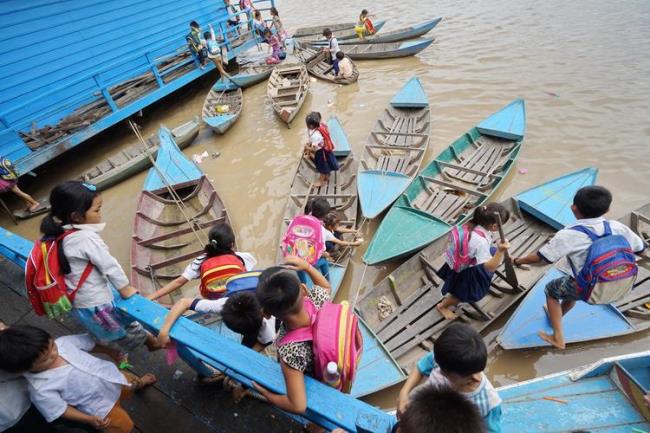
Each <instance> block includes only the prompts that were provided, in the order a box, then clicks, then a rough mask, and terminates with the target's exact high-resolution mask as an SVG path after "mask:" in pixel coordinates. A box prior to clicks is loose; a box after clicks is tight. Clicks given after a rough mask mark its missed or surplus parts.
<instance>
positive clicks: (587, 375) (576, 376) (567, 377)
mask: <svg viewBox="0 0 650 433" xmlns="http://www.w3.org/2000/svg"><path fill="white" fill-rule="evenodd" d="M649 370H650V351H645V352H638V353H631V354H628V355H622V356H614V357H611V358H604V359H601V360H600V361H598V362H595V363H593V364H590V365H586V366H583V367H579V368H576V369H573V370H567V371H563V372H561V373H555V374H549V375H547V376H543V377H540V378H536V379H532V380H528V381H525V382H521V383H516V384H514V385H508V386H504V387H501V388H499V389H497V391H498V393H499V395H500V396H501V398H502V399H503V403H502V406H501V408H502V411H503V414H502V416H501V431H502V432H503V433H521V432H527V433H551V432H576V433H577V432H585V433H586V432H594V433H595V432H608V433H628V432H632V433H642V432H648V431H650V409H648V407H647V406H646V404H645V403H644V400H643V396H644V395H646V394H647V393H648V392H650V378H649V376H648V371H649Z"/></svg>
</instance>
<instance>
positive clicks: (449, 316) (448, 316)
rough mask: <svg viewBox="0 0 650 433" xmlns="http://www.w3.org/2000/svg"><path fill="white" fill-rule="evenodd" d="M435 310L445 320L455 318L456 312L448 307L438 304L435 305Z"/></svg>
mask: <svg viewBox="0 0 650 433" xmlns="http://www.w3.org/2000/svg"><path fill="white" fill-rule="evenodd" d="M436 310H438V312H439V313H440V314H442V317H444V318H445V319H447V320H454V319H455V318H456V314H454V312H453V311H451V310H450V309H449V308H445V307H442V306H441V305H440V304H438V305H436Z"/></svg>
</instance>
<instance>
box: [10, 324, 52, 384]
mask: <svg viewBox="0 0 650 433" xmlns="http://www.w3.org/2000/svg"><path fill="white" fill-rule="evenodd" d="M51 341H52V336H51V335H50V334H48V333H47V332H45V331H43V330H42V329H40V328H36V327H34V326H12V327H10V328H7V329H5V330H3V331H0V370H4V371H7V372H9V373H23V372H25V371H29V370H30V369H31V368H32V366H33V365H34V363H35V362H36V360H38V358H39V357H40V356H41V355H43V353H45V352H46V351H47V350H48V349H49V348H50V342H51Z"/></svg>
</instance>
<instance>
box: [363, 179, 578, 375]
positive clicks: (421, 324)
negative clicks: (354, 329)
mask: <svg viewBox="0 0 650 433" xmlns="http://www.w3.org/2000/svg"><path fill="white" fill-rule="evenodd" d="M564 179H565V182H567V184H571V185H574V186H575V187H576V188H577V186H578V184H579V183H577V182H571V180H570V178H569V177H566V176H564ZM548 184H550V185H553V188H556V189H557V191H558V193H560V192H562V193H569V192H568V190H567V188H564V186H563V185H560V184H557V183H554V182H553V181H551V182H549V183H548ZM546 185H547V184H541V185H539V186H537V187H536V188H538V189H542V190H546V191H548V189H547V187H546ZM574 192H575V191H574ZM501 204H503V205H504V206H505V207H506V208H507V209H508V210H509V211H510V214H511V218H510V219H509V220H508V221H507V222H506V223H505V224H504V232H505V236H506V238H507V239H508V240H509V241H510V245H511V248H510V252H511V254H512V255H513V256H523V255H527V254H532V253H534V252H536V251H537V250H538V249H539V248H540V247H541V246H542V245H544V244H545V243H546V242H548V240H550V239H551V237H552V236H553V235H554V234H555V232H556V229H554V228H553V227H552V226H550V225H548V224H546V223H545V222H544V221H542V220H540V219H538V218H536V217H534V216H532V215H531V214H529V213H527V212H525V211H524V210H523V209H522V208H521V206H520V203H519V201H518V200H517V199H516V197H513V198H510V199H507V200H504V201H502V202H501ZM545 209H546V204H545V203H540V204H539V207H538V208H537V209H536V210H537V213H538V214H540V213H541V214H543V213H545V212H544V211H545ZM549 210H551V211H553V209H549ZM551 217H552V216H549V218H551ZM446 250H447V239H446V237H442V238H439V239H438V240H436V241H435V242H433V243H432V244H430V245H429V246H428V247H426V248H425V249H424V250H422V251H420V252H419V253H417V254H416V255H414V256H413V257H411V258H410V259H409V260H407V261H406V262H404V263H403V264H402V265H400V266H399V267H398V268H397V269H395V270H394V271H393V272H391V273H390V274H389V275H388V277H386V278H385V279H384V280H382V281H380V282H379V284H377V285H375V286H373V287H370V288H367V289H366V290H365V292H364V295H363V297H361V298H360V299H359V301H358V303H357V311H358V312H359V314H360V315H361V316H362V317H363V318H364V320H365V321H366V323H367V324H368V326H369V327H370V330H371V331H372V332H374V333H375V335H377V337H378V339H379V341H380V342H381V343H383V345H384V346H385V347H386V348H387V349H388V350H389V351H390V353H391V356H392V357H393V358H394V359H395V360H396V361H397V362H398V363H399V364H400V365H401V366H402V367H403V368H405V369H406V368H410V367H411V364H412V361H413V359H417V358H418V357H420V356H423V355H424V354H425V353H426V351H427V349H428V348H430V347H432V344H433V341H434V340H435V339H436V338H437V337H438V336H439V335H440V333H441V332H442V331H444V330H445V329H446V327H447V326H448V325H449V324H450V323H454V322H455V321H449V320H445V319H444V318H443V317H442V315H441V314H440V313H439V312H438V310H437V309H436V308H435V306H436V304H437V303H438V302H440V300H441V299H442V297H443V295H442V293H441V288H442V286H443V281H441V279H440V278H439V277H438V276H437V274H436V272H437V271H438V270H439V269H440V268H441V267H442V266H443V264H444V263H445V251H446ZM549 267H550V266H549V265H541V266H534V267H531V269H530V270H526V271H523V270H519V269H517V270H516V272H517V277H518V280H519V285H518V286H517V287H512V286H511V285H510V284H509V283H508V282H507V281H506V280H505V272H504V266H503V265H501V266H500V267H499V268H498V269H497V271H496V273H495V276H494V278H493V279H492V285H491V287H490V290H489V291H488V293H487V295H486V296H485V297H484V298H483V299H481V300H480V301H479V302H476V303H470V304H460V305H459V306H458V307H457V308H456V311H455V314H456V315H457V316H458V320H461V321H462V322H463V323H466V324H468V325H469V326H471V327H472V328H474V329H476V330H477V331H478V332H482V331H483V330H484V329H485V328H486V327H487V326H488V325H490V324H491V323H492V322H493V321H494V320H495V319H497V318H498V317H500V316H501V315H503V314H504V313H505V312H506V311H508V310H509V309H510V308H511V307H512V306H513V305H514V304H515V303H516V302H518V301H519V300H520V299H521V298H522V297H523V296H524V295H525V294H526V293H527V291H528V290H530V289H531V288H532V287H533V286H534V285H535V283H536V282H537V280H539V279H540V278H541V277H542V275H544V273H545V272H546V270H547V269H548V268H549Z"/></svg>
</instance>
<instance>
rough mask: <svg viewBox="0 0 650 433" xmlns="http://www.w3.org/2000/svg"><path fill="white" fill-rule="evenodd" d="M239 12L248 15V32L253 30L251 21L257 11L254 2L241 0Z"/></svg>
mask: <svg viewBox="0 0 650 433" xmlns="http://www.w3.org/2000/svg"><path fill="white" fill-rule="evenodd" d="M239 10H240V11H242V12H245V13H246V21H247V22H248V30H251V23H250V21H251V19H252V16H253V12H254V11H255V6H253V0H239Z"/></svg>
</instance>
